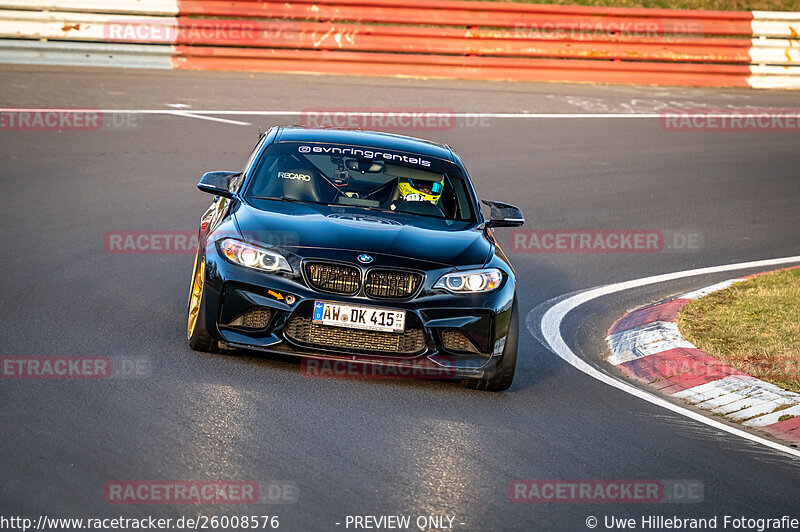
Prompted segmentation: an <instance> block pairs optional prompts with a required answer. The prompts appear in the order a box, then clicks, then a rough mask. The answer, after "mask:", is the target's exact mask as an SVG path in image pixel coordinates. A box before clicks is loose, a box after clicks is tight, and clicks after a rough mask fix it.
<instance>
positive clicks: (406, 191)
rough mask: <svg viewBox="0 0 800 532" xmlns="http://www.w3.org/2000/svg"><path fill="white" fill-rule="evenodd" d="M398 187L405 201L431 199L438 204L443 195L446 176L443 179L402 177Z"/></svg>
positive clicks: (431, 201) (430, 200)
mask: <svg viewBox="0 0 800 532" xmlns="http://www.w3.org/2000/svg"><path fill="white" fill-rule="evenodd" d="M397 189H398V190H399V192H400V197H401V198H403V200H404V201H429V202H430V203H433V204H434V205H436V204H437V203H439V199H440V198H441V197H442V190H443V189H444V177H442V179H441V181H428V180H424V179H401V180H400V181H399V182H398V183H397Z"/></svg>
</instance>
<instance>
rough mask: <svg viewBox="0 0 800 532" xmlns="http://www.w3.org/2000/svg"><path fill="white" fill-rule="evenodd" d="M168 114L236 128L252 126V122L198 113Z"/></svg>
mask: <svg viewBox="0 0 800 532" xmlns="http://www.w3.org/2000/svg"><path fill="white" fill-rule="evenodd" d="M167 114H170V115H175V116H183V117H186V118H197V119H198V120H209V121H211V122H222V123H223V124H233V125H234V126H252V125H253V124H251V123H250V122H239V121H238V120H228V119H226V118H216V117H213V116H203V115H200V114H197V113H196V112H194V111H193V112H191V113H189V112H186V111H170V112H168V113H167Z"/></svg>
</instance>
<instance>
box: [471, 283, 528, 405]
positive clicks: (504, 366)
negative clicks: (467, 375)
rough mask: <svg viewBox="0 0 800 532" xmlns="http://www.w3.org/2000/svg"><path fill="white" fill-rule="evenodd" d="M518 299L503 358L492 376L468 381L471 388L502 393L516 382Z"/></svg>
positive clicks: (510, 323)
mask: <svg viewBox="0 0 800 532" xmlns="http://www.w3.org/2000/svg"><path fill="white" fill-rule="evenodd" d="M518 307H519V305H518V303H517V298H516V297H515V298H514V306H513V308H512V310H511V321H510V322H509V324H508V333H507V334H506V345H505V347H504V348H503V358H502V359H500V363H499V364H498V365H497V367H495V369H494V371H493V372H492V375H491V376H489V377H486V378H483V379H476V380H472V381H467V386H468V387H469V388H474V389H476V390H485V391H487V392H502V391H504V390H508V388H509V387H510V386H511V383H512V382H513V381H514V372H515V371H516V368H517V349H518V346H519V313H518Z"/></svg>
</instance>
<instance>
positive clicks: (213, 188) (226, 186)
mask: <svg viewBox="0 0 800 532" xmlns="http://www.w3.org/2000/svg"><path fill="white" fill-rule="evenodd" d="M240 175H241V173H239V172H208V173H206V174H203V177H202V178H201V179H200V182H199V183H197V188H199V189H200V190H202V191H203V192H208V193H209V194H214V195H215V196H222V197H223V198H232V197H233V191H232V190H231V181H232V180H233V179H234V178H236V177H239V176H240Z"/></svg>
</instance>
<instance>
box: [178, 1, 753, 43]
mask: <svg viewBox="0 0 800 532" xmlns="http://www.w3.org/2000/svg"><path fill="white" fill-rule="evenodd" d="M179 12H180V14H182V15H210V16H223V17H242V18H271V19H283V20H317V21H350V22H370V23H384V24H425V25H439V26H468V27H504V28H515V27H518V26H519V25H523V26H524V25H526V24H527V25H530V24H535V25H536V27H539V28H543V29H548V28H552V29H562V30H570V31H572V30H577V31H585V30H586V29H590V30H592V31H606V32H620V31H622V32H625V31H628V30H627V28H647V27H648V26H651V25H653V24H656V25H658V26H659V27H660V28H662V33H665V34H666V33H673V34H695V35H697V34H706V35H741V36H745V35H746V36H750V35H751V34H752V31H751V28H750V21H751V20H752V19H753V16H752V13H751V12H749V11H738V12H737V11H687V10H678V9H627V8H595V7H582V6H551V5H535V4H517V3H500V2H465V1H441V0H440V1H431V2H426V1H416V2H405V1H396V0H327V1H324V2H317V1H312V0H299V1H297V0H295V1H291V2H260V1H258V0H235V1H222V0H180V2H179Z"/></svg>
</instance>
